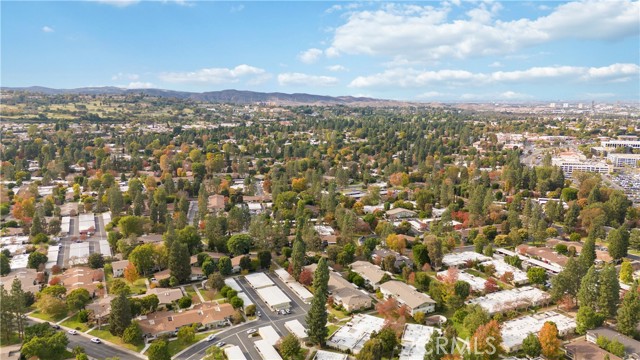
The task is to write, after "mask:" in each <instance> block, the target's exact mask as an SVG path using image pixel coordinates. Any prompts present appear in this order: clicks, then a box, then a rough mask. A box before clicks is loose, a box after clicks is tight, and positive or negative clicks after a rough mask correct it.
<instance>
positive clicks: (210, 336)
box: [206, 334, 216, 341]
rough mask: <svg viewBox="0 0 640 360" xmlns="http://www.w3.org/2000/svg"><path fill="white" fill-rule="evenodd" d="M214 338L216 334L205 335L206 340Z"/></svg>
mask: <svg viewBox="0 0 640 360" xmlns="http://www.w3.org/2000/svg"><path fill="white" fill-rule="evenodd" d="M215 338H216V336H215V335H213V334H211V335H209V336H207V338H206V340H207V341H213V339H215Z"/></svg>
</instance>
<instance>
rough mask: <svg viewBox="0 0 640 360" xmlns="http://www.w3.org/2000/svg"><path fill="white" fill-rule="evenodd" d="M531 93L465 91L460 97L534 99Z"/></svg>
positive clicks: (465, 99)
mask: <svg viewBox="0 0 640 360" xmlns="http://www.w3.org/2000/svg"><path fill="white" fill-rule="evenodd" d="M532 98H533V97H532V96H531V95H527V94H522V93H517V92H514V91H505V92H503V93H482V94H474V93H465V94H462V95H460V97H459V99H460V100H464V101H487V100H505V101H515V100H528V99H532Z"/></svg>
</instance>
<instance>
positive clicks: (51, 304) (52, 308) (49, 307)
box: [36, 294, 67, 318]
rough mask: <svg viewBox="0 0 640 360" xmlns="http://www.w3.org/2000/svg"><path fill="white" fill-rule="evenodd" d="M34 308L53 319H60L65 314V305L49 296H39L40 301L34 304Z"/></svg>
mask: <svg viewBox="0 0 640 360" xmlns="http://www.w3.org/2000/svg"><path fill="white" fill-rule="evenodd" d="M36 308H37V309H38V310H39V311H40V312H41V313H44V314H47V315H50V316H52V317H54V318H58V317H62V316H64V315H66V314H67V304H66V303H65V302H64V301H62V300H61V299H59V298H57V297H55V296H53V295H49V294H44V295H41V296H40V299H38V301H37V302H36Z"/></svg>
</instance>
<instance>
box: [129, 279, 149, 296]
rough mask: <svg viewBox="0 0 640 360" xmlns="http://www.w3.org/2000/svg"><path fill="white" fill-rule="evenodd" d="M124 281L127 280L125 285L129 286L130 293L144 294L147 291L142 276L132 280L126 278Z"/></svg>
mask: <svg viewBox="0 0 640 360" xmlns="http://www.w3.org/2000/svg"><path fill="white" fill-rule="evenodd" d="M125 281H126V282H127V285H129V287H130V288H131V293H132V294H144V293H146V292H147V285H146V284H145V282H144V278H140V279H138V280H136V281H134V282H129V281H127V280H125Z"/></svg>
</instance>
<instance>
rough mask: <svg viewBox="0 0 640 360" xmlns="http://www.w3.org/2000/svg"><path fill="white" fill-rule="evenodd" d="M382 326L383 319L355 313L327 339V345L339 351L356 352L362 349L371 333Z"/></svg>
mask: <svg viewBox="0 0 640 360" xmlns="http://www.w3.org/2000/svg"><path fill="white" fill-rule="evenodd" d="M383 327H384V319H382V318H379V317H376V316H371V315H363V314H357V315H355V316H354V317H353V318H352V319H351V320H350V321H349V322H348V323H347V324H345V325H344V326H342V327H341V328H340V329H338V331H336V332H335V333H334V334H333V335H331V337H330V338H329V340H328V341H327V346H329V347H332V348H335V349H338V350H340V351H347V350H349V351H351V353H353V354H357V353H359V352H360V350H362V347H363V346H364V343H365V342H367V340H369V339H370V338H371V333H373V332H374V331H375V332H378V331H380V330H382V328H383Z"/></svg>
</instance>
